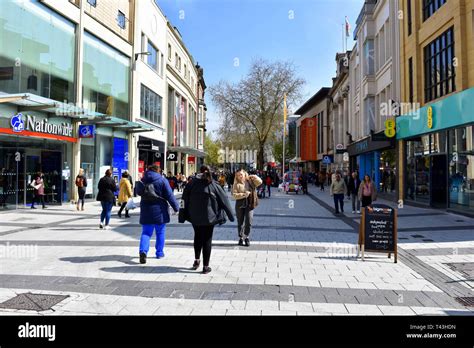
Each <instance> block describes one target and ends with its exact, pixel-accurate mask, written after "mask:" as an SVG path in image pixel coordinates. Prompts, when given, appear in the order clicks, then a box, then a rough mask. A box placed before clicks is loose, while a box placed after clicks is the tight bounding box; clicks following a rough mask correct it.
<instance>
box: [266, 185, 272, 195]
mask: <svg viewBox="0 0 474 348" xmlns="http://www.w3.org/2000/svg"><path fill="white" fill-rule="evenodd" d="M271 187H272V185H271V184H270V185H267V189H268V197H269V198H270V197H271V195H272V191H271Z"/></svg>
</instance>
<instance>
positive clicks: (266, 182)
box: [265, 174, 273, 198]
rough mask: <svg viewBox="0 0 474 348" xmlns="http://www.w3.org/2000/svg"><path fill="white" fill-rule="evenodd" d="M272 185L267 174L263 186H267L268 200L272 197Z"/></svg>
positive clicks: (270, 178)
mask: <svg viewBox="0 0 474 348" xmlns="http://www.w3.org/2000/svg"><path fill="white" fill-rule="evenodd" d="M272 183H273V180H272V177H271V176H270V174H267V177H266V178H265V185H267V189H268V198H270V196H271V195H272V194H271V191H270V190H271V187H272Z"/></svg>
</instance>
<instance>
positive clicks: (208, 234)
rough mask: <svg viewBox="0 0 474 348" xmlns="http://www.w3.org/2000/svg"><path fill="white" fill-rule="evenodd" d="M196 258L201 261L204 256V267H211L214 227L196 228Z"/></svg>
mask: <svg viewBox="0 0 474 348" xmlns="http://www.w3.org/2000/svg"><path fill="white" fill-rule="evenodd" d="M193 228H194V258H195V259H196V260H199V259H200V258H201V250H202V256H203V258H204V266H209V260H210V259H211V249H212V233H213V232H214V226H194V225H193Z"/></svg>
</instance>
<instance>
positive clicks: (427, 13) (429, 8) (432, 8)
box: [423, 0, 448, 21]
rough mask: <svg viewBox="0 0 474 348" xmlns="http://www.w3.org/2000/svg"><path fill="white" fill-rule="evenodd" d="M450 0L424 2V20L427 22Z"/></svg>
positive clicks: (427, 0)
mask: <svg viewBox="0 0 474 348" xmlns="http://www.w3.org/2000/svg"><path fill="white" fill-rule="evenodd" d="M446 1H448V0H423V20H424V21H426V20H427V19H428V18H430V17H431V16H432V15H433V13H435V12H436V11H438V9H439V8H440V7H441V6H443V5H444V4H445V3H446Z"/></svg>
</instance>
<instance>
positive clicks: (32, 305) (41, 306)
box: [0, 293, 69, 312]
mask: <svg viewBox="0 0 474 348" xmlns="http://www.w3.org/2000/svg"><path fill="white" fill-rule="evenodd" d="M68 297H69V296H68V295H43V294H32V293H26V294H19V295H17V296H15V297H13V298H11V299H9V300H7V301H5V302H2V303H0V308H8V309H26V310H30V311H38V312H39V311H45V310H48V309H51V308H52V307H53V306H55V305H57V304H58V303H59V302H61V301H63V300H65V299H66V298H68Z"/></svg>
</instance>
